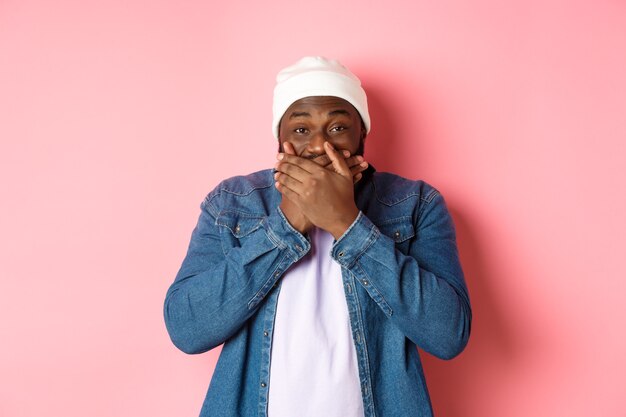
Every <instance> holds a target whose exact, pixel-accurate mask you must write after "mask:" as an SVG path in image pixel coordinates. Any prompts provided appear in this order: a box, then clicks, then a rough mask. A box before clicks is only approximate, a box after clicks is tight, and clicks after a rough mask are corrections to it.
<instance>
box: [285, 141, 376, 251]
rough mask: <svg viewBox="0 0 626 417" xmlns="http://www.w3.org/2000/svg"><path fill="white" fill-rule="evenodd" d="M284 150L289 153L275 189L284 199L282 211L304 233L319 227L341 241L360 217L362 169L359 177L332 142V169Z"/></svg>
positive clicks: (328, 151)
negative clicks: (358, 198)
mask: <svg viewBox="0 0 626 417" xmlns="http://www.w3.org/2000/svg"><path fill="white" fill-rule="evenodd" d="M286 144H287V143H285V145H286ZM284 148H285V153H284V154H279V162H278V163H277V164H276V170H277V172H276V174H275V175H274V178H275V179H276V184H275V186H276V188H277V189H278V191H280V192H281V194H282V195H283V201H282V202H281V210H283V212H284V213H285V210H287V211H288V212H289V213H290V214H289V215H288V214H287V213H285V216H287V219H288V220H289V222H290V223H291V225H292V226H294V227H295V228H296V229H298V230H299V231H300V232H306V231H308V230H309V229H310V227H311V226H312V225H315V226H317V227H320V228H322V229H324V230H326V231H328V232H330V233H331V234H332V235H333V236H334V237H335V239H339V237H341V235H342V234H343V233H344V232H345V231H346V230H347V228H348V227H349V226H350V225H351V224H352V222H353V221H354V219H355V218H356V217H357V215H358V213H359V209H358V208H357V207H356V204H355V202H354V182H355V177H356V176H357V175H360V171H359V168H357V169H356V171H357V174H353V170H352V169H351V167H350V166H348V164H347V163H346V160H345V159H344V157H343V155H342V154H340V153H339V152H338V151H336V150H335V149H334V148H333V146H332V145H331V144H330V143H329V142H325V143H324V148H325V150H326V155H327V156H328V158H329V159H330V161H331V164H330V166H329V168H325V167H323V166H321V165H320V164H318V163H317V162H314V161H311V160H309V159H306V158H301V157H298V156H296V155H293V154H292V151H293V148H292V147H290V146H289V147H287V146H284ZM361 164H362V163H360V164H359V166H360V167H361V168H363V169H364V168H365V167H367V164H366V163H365V164H364V165H365V166H364V167H363V166H362V165H361ZM357 181H358V180H357ZM294 206H295V207H294ZM296 209H299V211H300V213H298V210H296ZM292 220H293V221H292Z"/></svg>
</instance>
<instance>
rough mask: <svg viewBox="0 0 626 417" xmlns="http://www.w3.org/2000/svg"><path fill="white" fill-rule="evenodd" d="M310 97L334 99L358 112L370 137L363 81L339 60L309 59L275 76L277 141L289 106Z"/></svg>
mask: <svg viewBox="0 0 626 417" xmlns="http://www.w3.org/2000/svg"><path fill="white" fill-rule="evenodd" d="M311 96H332V97H339V98H342V99H344V100H346V101H348V102H349V103H350V104H352V105H353V106H354V108H355V109H356V110H357V111H358V112H359V114H360V116H361V119H362V120H363V124H364V125H365V130H366V131H367V133H369V131H370V115H369V112H368V110H367V96H366V95H365V91H364V90H363V88H362V87H361V81H360V80H359V79H358V78H357V77H356V76H355V75H354V74H352V73H351V72H350V71H349V70H348V69H347V68H346V67H344V66H343V65H341V63H340V62H339V61H337V60H334V59H332V60H329V59H326V58H324V57H321V56H306V57H304V58H302V59H300V60H299V61H298V62H296V63H295V64H294V65H291V66H289V67H287V68H284V69H283V70H281V71H280V72H279V73H278V75H277V76H276V86H275V87H274V105H273V107H272V111H273V116H274V117H273V121H272V128H273V131H274V137H276V138H278V125H279V124H280V119H281V118H282V117H283V114H285V111H287V109H288V108H289V106H291V105H292V104H293V103H294V102H295V101H298V100H300V99H301V98H304V97H311Z"/></svg>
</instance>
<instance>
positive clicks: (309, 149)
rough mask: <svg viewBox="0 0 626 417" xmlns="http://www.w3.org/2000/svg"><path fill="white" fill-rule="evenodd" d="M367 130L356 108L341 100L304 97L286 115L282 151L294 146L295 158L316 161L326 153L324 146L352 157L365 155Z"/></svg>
mask: <svg viewBox="0 0 626 417" xmlns="http://www.w3.org/2000/svg"><path fill="white" fill-rule="evenodd" d="M365 133H366V131H365V127H364V126H363V123H362V122H361V116H360V115H359V112H358V111H356V109H355V108H354V106H352V104H350V103H349V102H347V101H346V100H344V99H342V98H339V97H330V96H320V97H305V98H302V99H300V100H298V101H296V102H294V103H293V104H292V105H291V106H289V108H288V109H287V111H285V114H284V115H283V117H282V119H281V121H280V126H279V130H278V142H279V144H280V146H279V149H280V151H281V152H282V151H283V144H284V143H285V142H289V143H291V144H292V145H293V147H294V149H295V151H296V155H298V156H301V157H303V158H309V159H313V158H316V157H318V156H320V155H323V154H325V153H326V151H325V150H324V142H325V141H328V142H330V143H331V144H332V145H333V146H334V147H335V149H337V150H339V151H342V150H347V151H349V152H350V155H362V154H363V142H364V140H365Z"/></svg>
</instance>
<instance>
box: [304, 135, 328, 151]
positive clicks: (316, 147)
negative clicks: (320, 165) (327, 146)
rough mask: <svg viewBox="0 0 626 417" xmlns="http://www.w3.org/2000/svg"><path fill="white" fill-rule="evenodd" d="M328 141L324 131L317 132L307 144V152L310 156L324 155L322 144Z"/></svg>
mask: <svg viewBox="0 0 626 417" xmlns="http://www.w3.org/2000/svg"><path fill="white" fill-rule="evenodd" d="M327 140H328V135H326V132H324V131H317V132H315V134H313V135H312V136H311V139H310V140H309V144H308V146H307V148H308V149H307V150H308V152H309V153H311V154H315V155H322V154H325V153H326V151H325V150H324V142H326V141H327Z"/></svg>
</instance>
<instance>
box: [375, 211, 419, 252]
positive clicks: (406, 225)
mask: <svg viewBox="0 0 626 417" xmlns="http://www.w3.org/2000/svg"><path fill="white" fill-rule="evenodd" d="M378 229H379V230H380V232H381V233H382V234H384V235H385V236H387V237H389V238H390V239H392V240H393V241H394V242H395V245H396V248H397V249H399V250H400V251H401V252H402V253H404V254H405V255H406V254H408V250H409V244H410V242H411V240H412V239H413V238H414V237H415V227H414V226H413V219H412V218H411V216H402V217H397V218H394V219H387V220H384V221H382V222H379V223H378Z"/></svg>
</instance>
